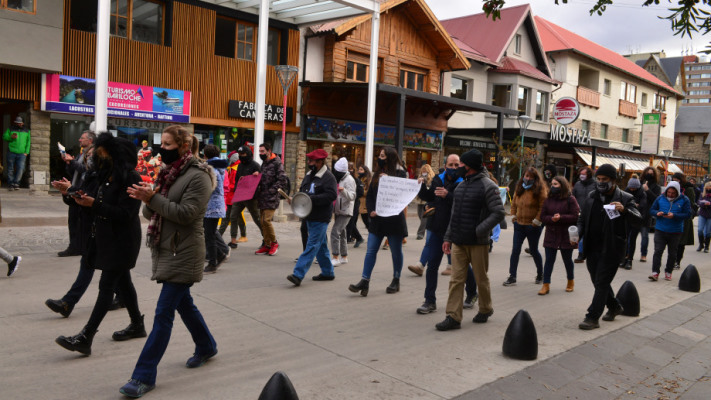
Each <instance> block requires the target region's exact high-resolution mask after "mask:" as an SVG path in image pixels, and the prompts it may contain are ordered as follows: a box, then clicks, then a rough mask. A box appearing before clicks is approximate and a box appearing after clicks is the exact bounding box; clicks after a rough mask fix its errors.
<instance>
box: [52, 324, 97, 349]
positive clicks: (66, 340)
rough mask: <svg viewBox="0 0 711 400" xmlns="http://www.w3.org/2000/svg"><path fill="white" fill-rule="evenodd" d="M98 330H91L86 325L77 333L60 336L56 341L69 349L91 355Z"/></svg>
mask: <svg viewBox="0 0 711 400" xmlns="http://www.w3.org/2000/svg"><path fill="white" fill-rule="evenodd" d="M96 332H97V331H96V330H90V329H89V328H87V327H86V326H85V327H84V329H82V330H81V332H79V333H78V334H77V335H74V336H69V337H65V336H60V337H58V338H56V339H55V340H54V341H55V342H56V343H57V344H58V345H60V346H62V347H64V348H65V349H67V350H71V351H78V352H80V353H81V354H84V355H85V356H88V355H91V342H92V341H93V340H94V335H96Z"/></svg>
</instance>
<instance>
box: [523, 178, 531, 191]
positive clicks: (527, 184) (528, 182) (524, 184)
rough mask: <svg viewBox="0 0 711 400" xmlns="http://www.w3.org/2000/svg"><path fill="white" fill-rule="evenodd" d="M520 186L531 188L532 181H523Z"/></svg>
mask: <svg viewBox="0 0 711 400" xmlns="http://www.w3.org/2000/svg"><path fill="white" fill-rule="evenodd" d="M522 184H523V186H524V187H526V186H528V187H529V188H530V187H531V186H533V179H524V180H523V182H522ZM526 189H528V188H526Z"/></svg>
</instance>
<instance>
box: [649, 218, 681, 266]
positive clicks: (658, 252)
mask: <svg viewBox="0 0 711 400" xmlns="http://www.w3.org/2000/svg"><path fill="white" fill-rule="evenodd" d="M681 235H682V233H669V232H662V231H660V230H659V229H657V230H656V231H655V232H654V255H653V256H652V272H656V273H659V270H660V269H661V266H662V255H663V254H664V249H665V248H667V249H669V254H667V264H666V267H665V268H664V272H668V273H670V274H671V273H672V272H673V271H674V264H675V263H676V260H677V252H678V251H679V241H681ZM682 248H683V247H682Z"/></svg>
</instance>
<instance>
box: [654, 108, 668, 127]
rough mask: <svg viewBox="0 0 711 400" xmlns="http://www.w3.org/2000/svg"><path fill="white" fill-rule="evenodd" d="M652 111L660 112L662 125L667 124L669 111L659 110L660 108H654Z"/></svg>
mask: <svg viewBox="0 0 711 400" xmlns="http://www.w3.org/2000/svg"><path fill="white" fill-rule="evenodd" d="M652 112H653V113H655V114H660V115H659V123H660V124H661V125H662V126H667V113H665V112H661V111H659V110H652Z"/></svg>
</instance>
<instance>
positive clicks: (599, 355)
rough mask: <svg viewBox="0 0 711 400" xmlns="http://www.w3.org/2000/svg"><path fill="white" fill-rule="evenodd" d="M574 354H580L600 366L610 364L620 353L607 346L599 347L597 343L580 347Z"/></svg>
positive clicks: (574, 350)
mask: <svg viewBox="0 0 711 400" xmlns="http://www.w3.org/2000/svg"><path fill="white" fill-rule="evenodd" d="M573 352H575V353H578V354H580V355H582V356H585V357H587V358H588V359H590V360H592V361H595V362H596V363H598V364H601V365H602V364H607V363H608V362H610V361H612V360H614V359H616V358H617V357H618V355H619V354H618V353H616V352H615V349H614V348H608V347H605V346H598V345H596V344H595V342H588V343H585V344H584V345H581V346H578V347H577V348H575V349H573Z"/></svg>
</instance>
